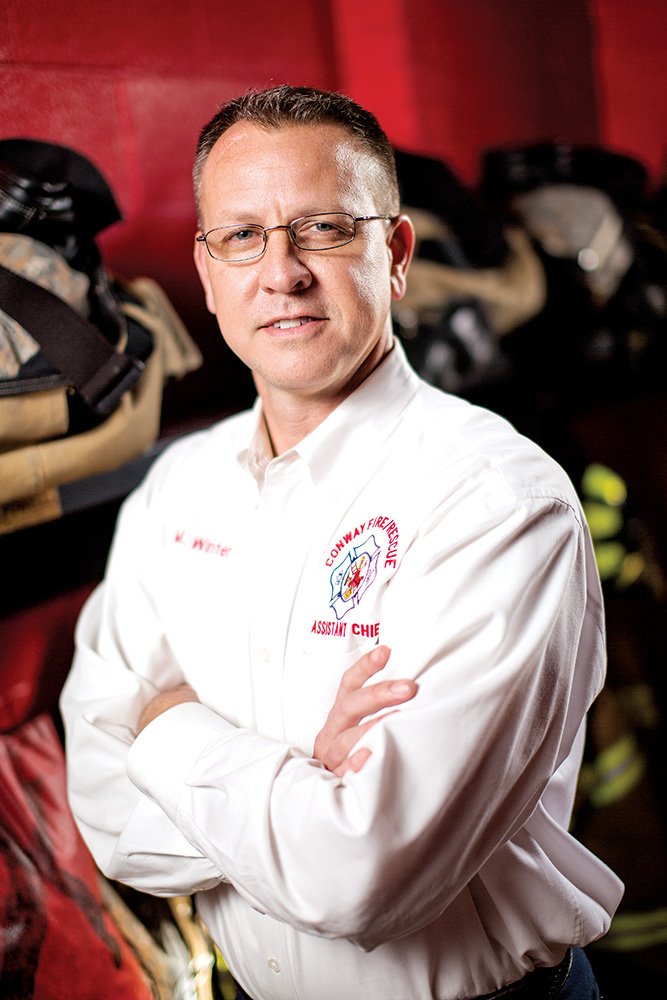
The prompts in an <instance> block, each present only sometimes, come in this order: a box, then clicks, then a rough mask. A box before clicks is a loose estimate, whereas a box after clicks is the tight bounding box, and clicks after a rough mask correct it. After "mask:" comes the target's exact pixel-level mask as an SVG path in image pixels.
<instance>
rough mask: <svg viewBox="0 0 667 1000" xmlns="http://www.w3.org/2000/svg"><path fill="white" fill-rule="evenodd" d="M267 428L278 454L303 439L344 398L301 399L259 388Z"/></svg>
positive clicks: (273, 449)
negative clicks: (265, 391) (267, 392)
mask: <svg viewBox="0 0 667 1000" xmlns="http://www.w3.org/2000/svg"><path fill="white" fill-rule="evenodd" d="M259 395H260V398H261V400H262V413H263V416H264V423H265V426H266V432H267V435H268V438H269V442H270V444H271V449H272V451H273V454H274V456H275V457H277V456H278V455H283V454H284V453H285V452H286V451H289V450H290V448H294V447H295V446H296V445H297V444H298V443H299V441H303V439H304V438H305V437H307V436H308V435H309V434H310V433H311V432H312V431H314V430H315V428H316V427H319V425H320V424H321V423H322V422H323V421H324V420H326V418H327V417H328V416H329V414H330V413H333V411H334V410H335V409H336V407H337V406H338V405H339V403H341V402H342V399H343V398H344V397H341V399H330V398H328V399H323V400H313V399H308V400H306V399H303V400H302V399H299V398H295V397H294V396H293V395H292V394H287V393H285V394H284V395H283V396H280V395H278V394H276V393H275V391H274V392H272V393H270V394H269V395H267V394H266V393H263V392H262V391H261V389H259Z"/></svg>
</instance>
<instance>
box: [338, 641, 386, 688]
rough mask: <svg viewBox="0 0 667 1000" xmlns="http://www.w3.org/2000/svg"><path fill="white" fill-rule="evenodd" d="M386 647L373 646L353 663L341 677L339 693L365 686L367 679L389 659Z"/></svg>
mask: <svg viewBox="0 0 667 1000" xmlns="http://www.w3.org/2000/svg"><path fill="white" fill-rule="evenodd" d="M389 653H390V650H389V647H388V646H375V647H374V648H373V649H371V651H370V652H369V653H365V654H364V655H363V656H362V657H360V659H358V660H357V661H356V663H353V664H352V666H351V667H348V669H347V670H346V671H345V673H344V674H343V676H342V677H341V681H340V687H339V689H338V690H339V692H348V691H356V690H357V688H360V687H361V685H362V684H365V683H366V681H367V680H368V679H369V677H372V676H373V674H376V673H377V672H378V670H382V668H383V667H384V666H386V664H387V660H388V659H389Z"/></svg>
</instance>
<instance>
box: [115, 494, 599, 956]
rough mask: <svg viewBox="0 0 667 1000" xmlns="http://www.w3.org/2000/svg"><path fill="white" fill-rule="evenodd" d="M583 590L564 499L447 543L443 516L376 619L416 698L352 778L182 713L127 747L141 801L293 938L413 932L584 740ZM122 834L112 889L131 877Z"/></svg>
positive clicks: (479, 516)
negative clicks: (412, 680)
mask: <svg viewBox="0 0 667 1000" xmlns="http://www.w3.org/2000/svg"><path fill="white" fill-rule="evenodd" d="M457 518H459V519H460V523H459V524H457V523H456V521H457ZM447 539H449V540H450V541H447ZM595 579H596V578H595V572H594V567H593V563H592V556H591V554H590V551H589V549H588V543H587V536H586V532H585V528H584V527H583V526H582V524H581V522H580V520H579V518H578V516H577V515H576V512H575V511H573V509H572V508H571V507H570V506H568V505H567V504H566V503H564V502H563V501H562V500H560V499H552V498H548V497H542V498H537V499H536V498H529V499H525V500H523V501H520V502H516V503H513V504H512V505H511V506H509V507H508V506H501V507H499V508H498V509H495V510H482V509H480V510H479V511H477V513H475V512H474V511H473V512H472V513H471V510H470V506H467V507H466V510H465V512H463V509H462V508H461V509H459V510H458V511H457V510H454V511H449V512H448V514H447V532H446V534H443V515H442V512H440V511H436V512H435V513H434V514H433V515H432V517H431V518H430V519H429V522H428V523H426V524H425V525H424V526H423V528H422V531H421V532H420V533H419V535H418V536H417V537H416V538H415V539H414V540H413V542H412V544H411V545H410V547H409V550H408V551H407V553H406V555H405V557H404V559H403V562H402V564H401V566H400V569H399V572H397V574H396V576H395V578H394V580H393V581H392V583H391V584H390V585H389V587H388V589H387V593H386V596H385V599H384V604H383V611H382V617H383V622H386V629H385V632H384V636H383V641H385V642H386V643H387V645H389V646H390V647H391V649H392V656H391V660H390V665H391V673H392V675H393V676H415V677H416V678H417V679H418V681H419V684H420V690H419V693H418V695H417V697H416V698H415V699H414V700H413V701H411V702H409V703H408V704H406V705H404V706H403V707H402V708H401V709H400V710H399V711H398V712H396V713H395V714H392V715H390V716H389V717H388V718H387V719H386V720H383V721H382V722H380V723H379V724H378V725H377V726H375V727H374V728H373V729H371V730H370V731H369V733H368V734H367V735H366V736H365V737H364V739H363V744H364V745H366V746H368V747H369V749H370V750H371V751H372V755H371V757H370V759H369V761H368V762H367V764H366V765H365V766H364V768H363V769H362V770H361V771H360V772H359V773H358V774H348V775H346V776H345V777H344V778H343V779H339V778H337V777H336V776H334V775H332V774H330V773H328V772H327V771H325V770H324V769H323V768H322V767H321V766H319V765H318V764H317V762H315V761H313V760H311V759H308V758H307V757H306V756H305V755H304V754H302V753H300V752H299V751H297V750H295V749H294V748H291V747H289V746H287V745H285V744H283V743H280V742H278V741H275V740H271V739H268V738H266V737H263V736H262V735H261V734H258V733H256V732H252V731H248V730H240V729H236V728H234V727H233V726H231V725H230V724H229V723H228V722H226V721H225V720H224V719H222V718H221V717H220V716H218V715H217V714H215V713H214V712H212V711H211V710H210V709H208V708H207V707H206V706H204V705H195V704H187V705H181V706H178V707H176V708H173V709H171V710H170V711H169V712H166V713H164V714H163V715H162V716H160V717H159V718H158V719H156V720H155V721H154V722H152V723H151V724H150V725H149V726H148V727H146V729H145V730H144V731H143V732H142V734H141V735H140V736H139V737H138V738H137V739H136V741H134V742H133V743H132V744H131V745H130V746H128V748H127V755H126V758H125V757H124V761H125V759H126V766H127V773H128V775H129V779H130V780H131V782H132V783H133V785H134V786H135V789H136V795H137V796H138V798H137V800H136V801H137V802H138V803H140V804H141V808H144V809H148V808H149V805H148V801H150V802H152V803H153V804H154V806H155V807H157V808H158V809H159V810H161V811H162V812H163V813H164V816H165V817H167V818H168V821H169V823H167V824H166V826H165V828H166V829H168V830H169V831H170V837H171V841H173V840H174V839H175V838H176V837H177V833H176V831H180V834H181V835H182V837H183V838H184V842H187V844H188V845H190V848H189V850H190V852H191V853H192V854H193V855H195V856H196V857H197V858H198V859H199V860H200V861H201V863H202V871H205V870H206V863H208V864H209V865H210V866H211V868H210V869H208V870H209V872H210V873H211V877H212V878H213V877H215V875H217V877H218V879H223V878H224V879H225V880H228V881H230V882H231V883H232V884H233V885H234V887H235V888H236V890H237V891H238V892H239V893H240V894H241V895H242V896H243V897H244V898H245V899H246V900H247V901H248V902H249V903H250V904H251V905H252V906H254V907H255V908H257V909H258V910H261V911H263V912H266V913H269V914H270V915H271V916H273V917H275V918H277V919H279V920H282V921H285V922H287V923H289V924H291V925H293V926H295V927H296V928H298V929H301V930H305V931H307V932H310V933H315V934H320V935H323V936H328V937H339V936H340V937H347V938H350V939H352V940H355V941H357V942H358V943H359V944H360V945H361V946H362V947H364V948H366V949H370V948H373V947H375V946H376V945H377V944H379V943H381V942H382V941H385V940H389V939H391V938H392V937H397V936H401V935H404V934H407V933H410V932H411V931H413V930H416V929H418V928H420V927H423V926H425V925H426V924H428V923H429V922H431V921H432V920H433V919H434V918H435V917H436V916H437V915H438V914H440V913H441V912H442V911H443V910H444V909H445V908H446V907H447V905H448V904H449V903H450V902H451V901H452V900H453V899H454V897H455V896H456V895H457V894H458V893H459V892H460V891H461V890H462V889H463V888H464V887H465V886H466V885H467V884H468V882H469V881H470V879H471V877H472V876H473V875H474V874H475V873H476V872H478V871H479V870H480V868H481V867H482V866H483V865H484V864H485V862H486V861H487V859H489V858H490V856H491V855H492V854H493V852H494V851H495V850H496V849H497V848H498V847H499V846H500V845H501V844H503V843H505V842H506V841H507V840H508V839H509V838H511V837H512V835H513V834H514V833H515V832H516V831H518V830H519V829H520V828H521V827H522V826H523V825H524V823H525V822H526V821H527V819H528V818H529V816H530V815H531V813H532V812H533V810H534V809H535V807H536V805H537V803H538V801H539V799H540V797H541V795H542V794H543V792H544V790H545V788H546V787H547V784H548V783H549V781H550V779H551V778H552V776H553V775H554V773H555V772H556V771H557V770H558V768H559V767H560V766H561V765H562V764H563V763H564V762H565V761H566V760H567V758H568V755H569V754H570V752H571V751H572V748H573V746H575V743H576V742H577V734H578V733H580V729H581V725H582V718H583V715H584V713H585V711H586V708H587V707H588V705H589V704H590V702H591V701H592V699H593V697H594V695H595V693H596V692H597V690H598V688H599V686H600V684H601V682H602V674H603V662H604V650H603V638H602V629H601V609H600V604H599V599H598V594H597V591H596V583H595ZM563 819H564V818H563V817H560V818H559V820H560V822H561V823H562V822H563ZM132 822H133V816H132V814H131V813H128V817H127V824H126V825H125V826H124V828H123V830H122V831H121V833H120V836H119V837H118V840H117V843H116V847H115V850H114V853H113V868H112V873H116V874H115V877H120V878H125V877H127V875H128V872H131V871H132V868H133V866H134V865H135V864H136V857H137V853H138V849H137V843H138V841H137V837H139V840H141V835H140V833H139V831H137V830H136V829H133V828H132ZM169 824H171V826H170V825H169ZM144 843H145V841H144ZM169 843H170V840H169V838H167V844H169ZM160 850H161V851H162V847H161V848H160ZM139 853H140V851H139ZM167 854H168V851H166V850H165V853H164V854H163V855H162V862H163V863H164V864H167V865H168V864H176V863H177V856H176V855H174V856H172V857H171V858H167ZM204 859H207V861H204ZM147 867H148V868H150V869H151V871H153V870H157V867H158V866H156V865H155V864H154V861H153V860H151V861H150V863H148V865H147ZM214 873H215V875H214ZM151 877H152V876H151ZM342 886H344V891H342V888H341V887H342ZM152 891H153V890H152Z"/></svg>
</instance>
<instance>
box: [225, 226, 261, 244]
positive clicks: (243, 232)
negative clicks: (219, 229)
mask: <svg viewBox="0 0 667 1000" xmlns="http://www.w3.org/2000/svg"><path fill="white" fill-rule="evenodd" d="M258 236H259V233H258V232H257V230H256V229H232V230H231V231H230V232H228V233H227V235H226V236H225V243H247V242H248V241H249V240H252V239H253V238H257V237H258Z"/></svg>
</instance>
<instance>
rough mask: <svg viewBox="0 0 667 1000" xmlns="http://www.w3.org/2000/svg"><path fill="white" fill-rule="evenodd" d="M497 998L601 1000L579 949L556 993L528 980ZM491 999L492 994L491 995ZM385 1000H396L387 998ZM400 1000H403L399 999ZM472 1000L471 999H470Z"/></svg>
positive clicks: (242, 998)
mask: <svg viewBox="0 0 667 1000" xmlns="http://www.w3.org/2000/svg"><path fill="white" fill-rule="evenodd" d="M498 996H499V998H503V1000H504V998H505V997H507V1000H601V998H600V991H599V989H598V985H597V983H596V981H595V976H594V975H593V970H592V969H591V965H590V962H589V961H588V959H587V957H586V955H585V954H584V952H583V951H582V950H581V948H573V949H572V965H571V966H570V971H569V974H568V976H567V978H566V980H565V982H564V983H563V985H562V986H561V987H560V989H557V992H555V993H554V992H553V987H552V986H550V985H546V984H545V985H544V986H543V987H542V986H540V985H539V983H538V984H537V985H536V984H535V983H534V982H533V981H531V980H530V978H528V979H527V980H525V981H524V980H522V981H521V982H520V983H517V984H516V986H515V987H506V988H505V989H504V990H501V991H499V993H498ZM491 997H493V994H491ZM236 1000H252V997H249V996H248V994H247V993H245V992H244V990H242V989H241V987H240V986H237V987H236ZM341 1000H354V997H343V998H341ZM387 1000H398V998H396V997H387ZM400 1000H403V998H402V997H401V998H400ZM471 1000H472V998H471Z"/></svg>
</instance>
